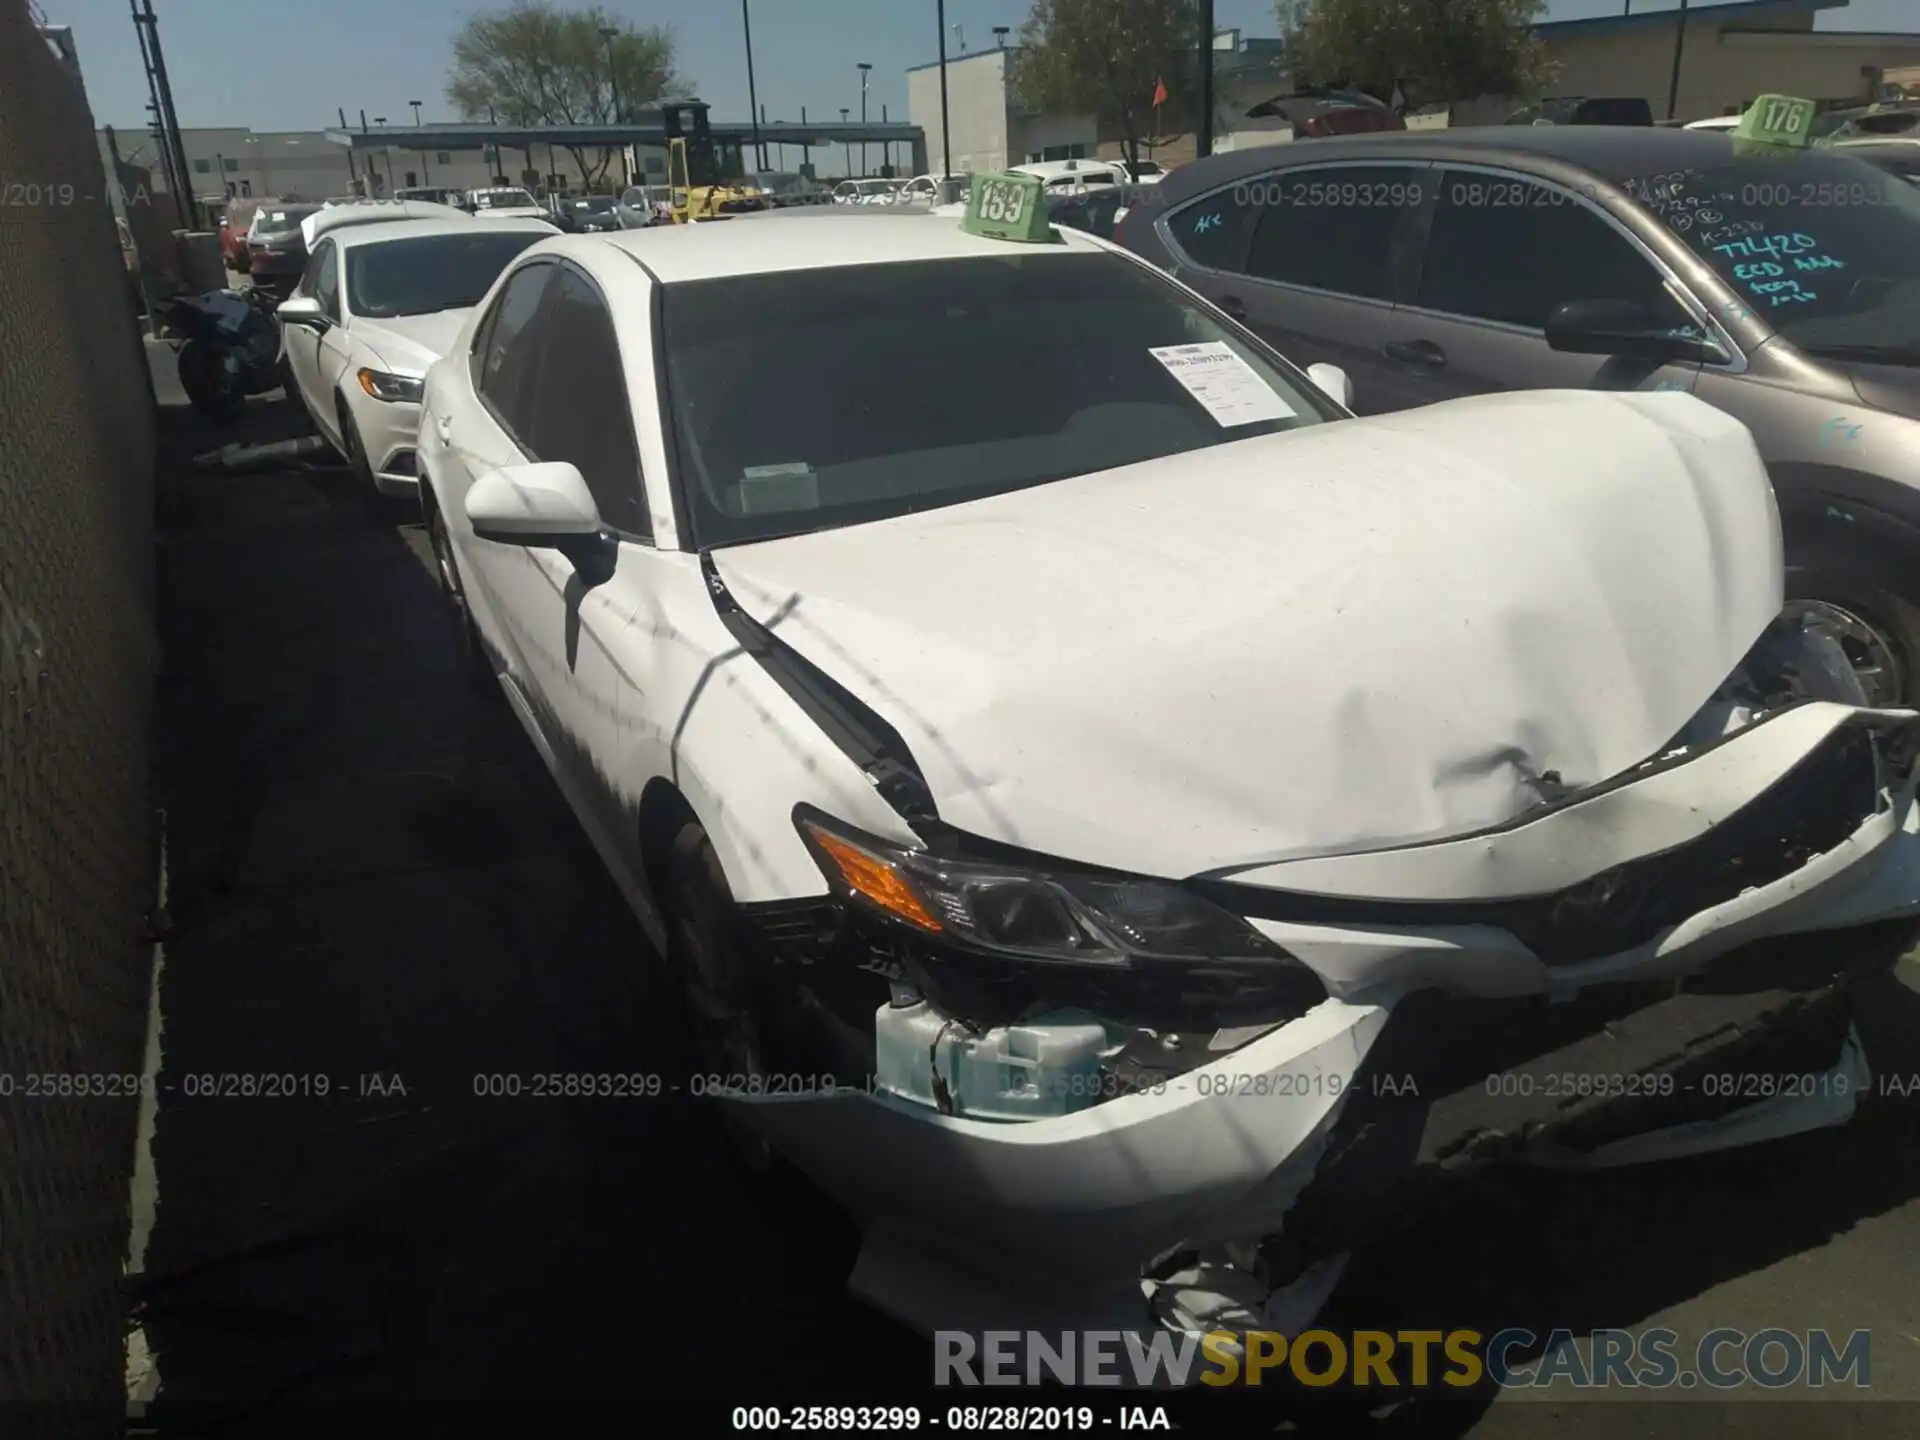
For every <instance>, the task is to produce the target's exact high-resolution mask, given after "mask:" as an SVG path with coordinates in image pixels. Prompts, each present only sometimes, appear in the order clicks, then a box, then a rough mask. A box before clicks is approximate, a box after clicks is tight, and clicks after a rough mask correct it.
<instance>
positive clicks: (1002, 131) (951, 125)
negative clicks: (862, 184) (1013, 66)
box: [907, 50, 1026, 175]
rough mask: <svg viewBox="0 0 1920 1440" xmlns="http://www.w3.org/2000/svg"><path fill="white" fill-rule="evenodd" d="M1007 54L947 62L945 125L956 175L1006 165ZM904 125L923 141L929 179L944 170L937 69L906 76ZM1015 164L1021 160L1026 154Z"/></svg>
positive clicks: (999, 52)
mask: <svg viewBox="0 0 1920 1440" xmlns="http://www.w3.org/2000/svg"><path fill="white" fill-rule="evenodd" d="M1008 58H1009V52H1007V51H1004V50H984V51H981V52H979V53H978V54H974V55H967V56H962V57H958V58H954V57H949V58H948V60H947V123H948V130H949V134H950V136H951V140H952V144H953V157H952V162H953V163H952V165H951V166H950V167H945V168H949V169H950V170H951V172H952V173H953V174H955V175H964V174H968V173H970V172H972V171H976V170H998V169H1001V168H1003V167H1004V166H1006V164H1007V163H1008V144H1007V142H1008V139H1009V132H1010V131H1011V129H1012V122H1013V117H1011V116H1010V115H1009V114H1008V113H1007V60H1008ZM907 120H908V122H909V123H910V124H914V125H918V126H920V127H921V129H922V130H924V131H925V132H926V136H927V163H928V167H929V169H930V170H932V171H933V173H935V174H938V173H940V172H941V171H942V169H943V157H942V155H941V151H940V67H939V66H938V65H928V66H923V67H922V68H920V69H918V70H909V71H908V72H907ZM1013 158H1014V160H1015V161H1016V162H1017V161H1019V160H1022V159H1025V158H1026V157H1025V152H1024V151H1022V152H1020V153H1019V154H1017V155H1015V156H1014V157H1013Z"/></svg>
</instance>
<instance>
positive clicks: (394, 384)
mask: <svg viewBox="0 0 1920 1440" xmlns="http://www.w3.org/2000/svg"><path fill="white" fill-rule="evenodd" d="M357 378H358V379H359V381H360V388H361V389H362V390H364V391H366V392H367V394H369V395H371V396H372V397H373V398H374V399H376V400H387V401H400V400H407V401H411V402H413V403H414V404H416V405H417V404H419V402H420V388H421V383H422V382H421V380H420V378H419V377H418V376H417V375H389V374H387V372H386V371H384V370H365V369H363V370H361V371H360V373H359V376H358V377H357Z"/></svg>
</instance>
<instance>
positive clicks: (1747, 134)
mask: <svg viewBox="0 0 1920 1440" xmlns="http://www.w3.org/2000/svg"><path fill="white" fill-rule="evenodd" d="M1816 113H1818V112H1817V109H1816V107H1815V105H1814V103H1813V101H1811V100H1802V99H1800V98H1799V97H1798V96H1794V95H1762V96H1761V97H1760V98H1759V99H1758V100H1756V101H1754V102H1753V104H1751V105H1749V106H1748V107H1747V113H1746V114H1744V115H1742V116H1741V117H1740V123H1739V124H1738V125H1736V126H1734V127H1733V138H1734V139H1735V140H1748V141H1752V142H1754V143H1756V144H1761V145H1786V146H1791V147H1793V148H1794V149H1796V150H1798V149H1802V148H1804V147H1805V146H1806V144H1807V139H1808V136H1809V135H1811V133H1812V131H1813V120H1814V116H1815V114H1816Z"/></svg>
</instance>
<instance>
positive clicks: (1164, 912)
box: [796, 812, 1298, 970]
mask: <svg viewBox="0 0 1920 1440" xmlns="http://www.w3.org/2000/svg"><path fill="white" fill-rule="evenodd" d="M796 823H797V824H798V826H799V828H800V834H801V836H802V838H803V839H804V840H805V841H806V843H807V848H808V849H809V850H810V851H811V852H812V854H813V857H814V860H815V862H816V863H817V864H818V865H819V866H820V869H821V873H823V874H824V875H825V876H826V878H827V881H828V883H829V884H830V885H831V886H832V887H833V889H834V892H835V894H836V895H838V896H840V897H841V898H842V899H843V900H845V901H847V902H849V903H851V904H855V905H858V906H860V907H861V908H863V909H864V910H865V911H867V912H868V913H869V914H876V915H879V916H882V917H884V918H886V919H888V920H890V921H892V922H894V923H895V924H898V925H902V926H905V927H906V928H907V929H908V931H910V932H913V933H917V934H919V935H921V936H923V937H926V938H928V939H930V940H943V941H945V942H948V943H950V944H953V945H957V946H959V947H961V948H963V949H968V950H973V951H984V952H987V953H989V954H993V955H999V956H1004V957H1007V958H1009V959H1016V960H1025V961H1030V962H1033V963H1035V964H1052V965H1071V966H1094V967H1099V968H1102V969H1106V970H1125V969H1128V968H1131V967H1133V966H1136V965H1138V964H1140V963H1142V962H1181V961H1188V962H1205V961H1212V962H1214V963H1216V964H1219V963H1226V964H1234V963H1235V962H1238V963H1241V964H1245V963H1247V962H1256V963H1265V964H1271V965H1293V964H1298V962H1297V961H1295V960H1294V959H1293V957H1291V956H1290V955H1288V954H1287V952H1286V951H1284V950H1282V949H1281V948H1280V947H1279V946H1277V945H1275V944H1273V943H1272V942H1271V941H1269V940H1268V939H1267V938H1266V937H1265V936H1263V935H1261V934H1260V933H1259V932H1258V931H1256V930H1254V929H1253V928H1252V927H1251V926H1249V925H1248V924H1247V923H1246V922H1245V921H1243V920H1242V919H1240V917H1239V916H1237V915H1234V914H1232V913H1231V912H1229V911H1227V910H1224V909H1221V908H1220V907H1219V906H1217V905H1215V904H1213V903H1212V902H1211V901H1208V900H1204V899H1202V898H1201V897H1199V896H1198V895H1195V894H1193V893H1192V892H1190V891H1188V890H1186V889H1185V888H1183V887H1181V886H1178V885H1169V884H1165V883H1162V882H1159V881H1153V880H1134V879H1109V878H1105V877H1094V876H1087V875H1079V874H1075V873H1073V872H1072V871H1071V870H1066V869H1063V870H1061V871H1049V872H1047V873H1041V872H1039V871H1037V870H1029V869H1023V868H1017V867H1014V866H1008V865H1000V864H990V863H984V862H981V861H976V860H957V859H952V858H949V857H947V856H940V855H932V854H929V853H928V852H926V851H923V850H910V849H906V848H904V847H901V846H895V845H891V844H888V843H886V842H884V841H880V840H876V839H874V838H872V837H871V836H866V835H861V834H859V833H858V832H853V831H849V830H846V829H844V828H842V827H839V826H837V825H835V824H834V823H833V822H832V821H830V820H828V819H827V818H826V817H825V816H821V815H817V814H813V813H811V812H804V813H802V814H800V815H798V816H796Z"/></svg>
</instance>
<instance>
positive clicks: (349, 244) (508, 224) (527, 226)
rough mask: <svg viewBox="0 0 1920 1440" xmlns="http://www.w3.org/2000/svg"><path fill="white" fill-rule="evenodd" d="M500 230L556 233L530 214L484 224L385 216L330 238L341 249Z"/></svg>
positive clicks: (489, 233)
mask: <svg viewBox="0 0 1920 1440" xmlns="http://www.w3.org/2000/svg"><path fill="white" fill-rule="evenodd" d="M502 230H507V231H513V230H526V231H531V232H532V233H533V234H536V235H557V234H559V233H560V232H559V231H558V230H556V229H555V228H554V227H553V226H551V225H549V224H547V223H546V222H545V221H544V220H535V219H532V218H531V217H529V218H527V219H525V220H522V219H518V218H515V219H511V220H491V221H488V222H487V224H486V225H485V226H484V227H483V226H481V225H480V224H479V222H478V221H475V220H470V219H466V218H464V217H463V218H461V219H459V220H389V221H387V222H386V223H385V224H381V225H355V226H353V227H351V228H350V229H348V230H346V231H345V232H335V235H334V238H335V240H336V241H337V242H338V244H339V245H340V248H341V249H343V250H344V249H349V248H353V249H357V248H359V247H360V246H362V245H378V244H380V243H381V242H382V241H385V240H415V239H420V238H423V237H425V236H429V235H495V234H498V233H499V232H500V231H502Z"/></svg>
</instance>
